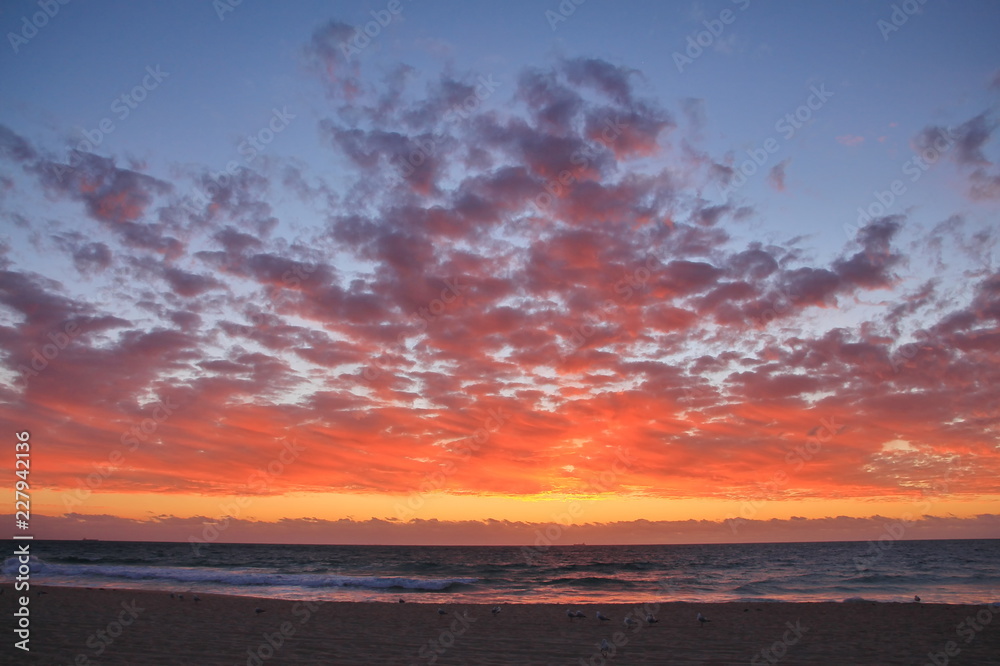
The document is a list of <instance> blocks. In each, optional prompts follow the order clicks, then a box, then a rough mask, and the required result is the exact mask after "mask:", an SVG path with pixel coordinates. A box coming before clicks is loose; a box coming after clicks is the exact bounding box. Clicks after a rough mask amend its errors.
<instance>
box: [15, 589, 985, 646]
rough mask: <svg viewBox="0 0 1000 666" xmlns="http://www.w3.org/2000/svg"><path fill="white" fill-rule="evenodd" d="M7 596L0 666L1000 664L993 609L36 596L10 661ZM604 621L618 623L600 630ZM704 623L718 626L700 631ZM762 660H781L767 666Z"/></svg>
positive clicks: (110, 593)
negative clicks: (649, 609) (647, 613)
mask: <svg viewBox="0 0 1000 666" xmlns="http://www.w3.org/2000/svg"><path fill="white" fill-rule="evenodd" d="M0 587H2V588H3V595H2V596H0V609H2V615H3V617H4V618H6V619H5V620H4V623H5V624H6V625H7V626H6V627H4V629H3V632H2V635H3V641H4V644H3V645H2V646H0V655H2V658H0V663H18V664H20V663H24V664H48V665H51V664H79V665H85V664H130V665H139V664H230V665H235V664H241V665H242V664H257V665H262V664H268V665H269V666H270V665H272V664H431V663H434V664H574V665H575V664H603V663H607V664H747V663H756V664H769V663H772V661H771V660H776V661H779V662H780V663H782V664H932V663H934V662H933V661H931V659H930V657H929V653H934V654H935V655H937V657H936V658H937V665H938V666H941V665H943V664H945V663H949V664H1000V607H989V606H958V605H945V604H927V603H920V604H918V603H870V602H863V603H801V604H800V603H769V604H746V603H724V604H691V603H680V602H670V603H661V604H660V605H659V606H658V608H656V616H657V618H658V619H659V622H658V623H657V624H654V625H651V626H646V625H645V623H643V625H641V626H640V627H638V628H636V629H628V628H626V627H625V626H624V625H623V624H622V620H623V618H624V617H625V615H626V613H628V612H629V611H630V610H632V609H634V608H636V607H637V606H625V605H622V604H594V605H573V606H572V608H574V609H580V610H582V611H583V612H584V613H586V614H587V616H588V617H587V619H585V620H572V621H570V620H569V619H568V618H567V617H566V608H567V606H561V605H559V606H557V605H551V604H504V605H503V610H502V611H501V612H500V613H499V614H498V615H497V616H493V615H492V614H491V612H490V608H491V607H490V606H484V605H470V604H455V605H448V606H445V607H444V608H445V609H446V610H447V611H448V614H447V615H439V614H438V612H437V609H438V608H439V606H437V605H433V604H421V603H413V602H410V603H405V604H400V603H345V602H328V603H316V604H315V605H313V607H312V608H310V607H309V605H307V604H306V602H293V601H275V600H270V599H257V598H251V597H230V596H219V595H211V594H201V595H199V596H200V597H201V601H198V602H196V601H194V600H193V599H192V594H191V592H184V593H183V594H184V600H183V601H182V600H180V599H171V598H170V595H169V593H162V592H146V591H132V590H117V589H115V590H112V589H105V590H98V589H81V588H66V587H45V588H42V587H38V586H34V585H33V586H32V589H31V597H30V603H29V609H30V613H31V615H30V617H31V640H30V646H31V652H30V653H24V652H22V651H20V650H16V649H14V648H13V642H14V640H16V639H15V637H14V634H13V631H12V630H13V628H14V619H13V617H12V613H13V612H14V610H15V608H16V605H15V604H16V601H15V599H16V597H17V596H20V595H19V594H16V593H15V592H14V590H13V587H12V586H11V585H9V584H7V585H2V586H0ZM39 591H44V592H46V594H42V595H39V594H38V592H39ZM638 607H640V608H641V605H638ZM255 608H262V609H264V610H265V612H263V613H259V614H258V613H255V612H254V609H255ZM597 610H601V611H602V612H603V613H604V614H605V615H607V616H609V617H611V618H612V621H610V622H599V621H598V620H597V619H595V611H597ZM698 612H701V613H704V614H705V616H706V617H708V618H709V619H710V620H711V622H709V623H708V624H706V625H705V626H699V623H698V622H697V621H696V620H695V616H696V614H697V613H698ZM977 615H978V619H977ZM969 618H972V624H970V622H969ZM987 619H988V620H989V622H988V623H987V622H986V621H985V620H987ZM963 623H964V624H963ZM974 627H978V629H974ZM98 632H103V634H99V633H98ZM282 632H284V635H282ZM616 634H617V636H616ZM268 637H270V642H271V643H277V644H279V647H277V648H274V647H272V646H271V645H270V644H269V641H268ZM602 638H603V639H607V640H608V642H609V643H610V644H614V643H615V641H616V638H617V643H618V645H616V646H615V651H614V653H613V654H612V655H609V656H608V657H607V658H606V659H605V658H604V657H602V656H601V653H600V651H599V649H598V646H599V644H600V641H601V639H602ZM949 642H951V645H950V647H951V652H952V655H951V656H948V655H947V652H948V650H949ZM765 649H774V652H771V653H769V654H768V655H764V654H762V652H761V651H762V650H765ZM956 650H958V652H956ZM99 651H100V653H99V654H98V652H99ZM253 653H256V654H257V656H256V657H255V656H252V654H253ZM11 655H13V657H14V658H13V659H11V658H10V656H11ZM778 655H781V657H782V658H781V659H780V660H778V659H777V656H778ZM435 656H436V659H433V657H435ZM755 657H756V660H754V659H755ZM768 657H770V659H769V658H768Z"/></svg>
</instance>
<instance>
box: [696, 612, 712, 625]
mask: <svg viewBox="0 0 1000 666" xmlns="http://www.w3.org/2000/svg"><path fill="white" fill-rule="evenodd" d="M698 622H700V623H701V626H703V627H704V626H705V623H706V622H711V620H709V619H708V618H707V617H705V616H704V615H702V614H701V613H698Z"/></svg>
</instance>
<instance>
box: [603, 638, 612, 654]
mask: <svg viewBox="0 0 1000 666" xmlns="http://www.w3.org/2000/svg"><path fill="white" fill-rule="evenodd" d="M609 652H611V644H610V643H608V639H607V638H602V639H601V654H602V655H603V656H605V657H606V656H608V653H609Z"/></svg>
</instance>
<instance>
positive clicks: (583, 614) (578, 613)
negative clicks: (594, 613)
mask: <svg viewBox="0 0 1000 666" xmlns="http://www.w3.org/2000/svg"><path fill="white" fill-rule="evenodd" d="M576 616H577V617H583V618H585V617H587V616H586V614H585V613H584V612H583V611H577V612H576Z"/></svg>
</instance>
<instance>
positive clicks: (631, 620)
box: [622, 615, 639, 629]
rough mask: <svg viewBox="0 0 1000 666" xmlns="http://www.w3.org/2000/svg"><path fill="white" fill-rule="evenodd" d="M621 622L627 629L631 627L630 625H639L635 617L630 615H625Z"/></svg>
mask: <svg viewBox="0 0 1000 666" xmlns="http://www.w3.org/2000/svg"><path fill="white" fill-rule="evenodd" d="M622 624H624V625H625V627H626V628H627V629H631V628H632V627H638V626H639V620H637V619H635V618H634V617H632V616H631V615H626V616H625V619H624V620H622Z"/></svg>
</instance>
